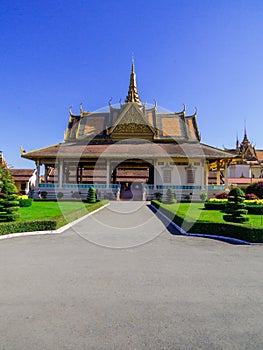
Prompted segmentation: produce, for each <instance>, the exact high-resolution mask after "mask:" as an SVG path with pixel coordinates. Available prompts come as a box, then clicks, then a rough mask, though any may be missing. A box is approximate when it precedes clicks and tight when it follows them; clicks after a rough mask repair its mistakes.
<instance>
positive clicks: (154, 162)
mask: <svg viewBox="0 0 263 350" xmlns="http://www.w3.org/2000/svg"><path fill="white" fill-rule="evenodd" d="M153 166H154V171H153V177H154V179H153V185H154V186H153V188H154V189H155V190H156V189H157V187H156V186H157V183H156V180H157V169H156V166H157V159H154V160H153Z"/></svg>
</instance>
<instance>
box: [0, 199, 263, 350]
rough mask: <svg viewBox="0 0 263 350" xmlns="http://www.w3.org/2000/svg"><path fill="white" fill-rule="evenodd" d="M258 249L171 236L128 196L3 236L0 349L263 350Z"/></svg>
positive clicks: (261, 253)
mask: <svg viewBox="0 0 263 350" xmlns="http://www.w3.org/2000/svg"><path fill="white" fill-rule="evenodd" d="M95 223H96V224H95ZM145 223H147V225H146V226H147V227H148V228H149V230H148V231H147V234H145V233H144V232H143V229H142V227H145ZM150 228H152V229H154V235H151V234H150V233H151V232H150V231H151V230H150ZM94 230H96V232H95V233H94ZM138 230H139V232H141V235H142V239H138V237H139V236H140V235H138V234H137V237H136V239H135V240H133V239H132V238H131V236H132V234H133V233H134V234H136V232H138ZM127 231H129V234H127ZM89 232H93V233H92V234H89ZM107 232H108V233H109V236H107ZM100 234H101V235H102V236H103V239H101V240H100V241H98V236H99V235H100ZM122 234H123V235H125V234H126V238H125V239H123V238H119V236H121V235H122ZM116 237H117V238H116ZM92 240H93V241H92ZM96 240H97V241H96ZM111 240H112V241H111ZM133 243H134V244H135V245H134V246H132V244H133ZM107 245H108V246H112V248H114V249H111V248H106V247H105V246H107ZM121 245H122V246H126V248H123V249H116V248H120V247H121ZM127 246H130V247H129V248H127ZM262 249H263V247H262V246H238V245H231V244H228V243H224V242H220V241H215V240H209V239H204V238H197V237H183V236H172V235H171V234H170V233H169V232H168V231H167V230H166V228H165V226H163V224H162V223H161V222H160V221H159V220H158V219H157V218H156V217H155V216H154V214H153V213H152V212H151V211H150V210H149V209H148V208H147V207H146V206H145V205H143V204H142V203H134V202H133V203H132V202H124V203H120V204H114V203H111V205H110V206H109V207H108V208H105V209H103V210H101V211H100V212H97V213H96V214H94V217H93V215H92V216H90V217H88V218H87V219H86V220H84V221H83V222H82V223H81V224H77V225H76V227H74V228H73V229H70V230H68V231H66V232H65V233H63V234H60V235H52V236H34V237H33V236H31V237H20V238H14V239H7V240H3V241H1V242H0V261H1V264H0V322H1V323H0V324H1V326H0V349H1V350H3V349H8V350H9V349H12V350H13V349H14V350H16V349H19V350H23V349H27V350H28V349H77V350H78V349H173V350H174V349H231V350H235V349H238V350H240V349H241V350H242V349H249V350H253V349H260V350H261V349H262V348H263V332H262V330H263V327H262V324H263V250H262Z"/></svg>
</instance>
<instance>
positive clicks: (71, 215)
mask: <svg viewBox="0 0 263 350" xmlns="http://www.w3.org/2000/svg"><path fill="white" fill-rule="evenodd" d="M106 203H107V201H101V202H97V203H93V204H89V203H83V202H44V201H43V202H33V203H32V206H31V207H26V208H20V211H19V213H20V218H19V221H29V220H48V219H54V220H56V222H57V227H56V228H59V227H61V226H63V225H66V224H67V223H69V222H71V221H74V220H76V219H78V218H80V217H81V216H84V215H86V214H88V213H89V212H92V211H93V210H96V209H98V208H100V207H101V206H103V205H105V204H106Z"/></svg>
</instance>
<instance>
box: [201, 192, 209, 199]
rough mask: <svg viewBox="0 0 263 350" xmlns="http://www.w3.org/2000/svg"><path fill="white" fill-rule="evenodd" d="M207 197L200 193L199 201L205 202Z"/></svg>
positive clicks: (204, 193) (205, 194)
mask: <svg viewBox="0 0 263 350" xmlns="http://www.w3.org/2000/svg"><path fill="white" fill-rule="evenodd" d="M207 197H208V195H207V193H206V192H202V193H201V194H200V199H201V200H202V201H206V200H207Z"/></svg>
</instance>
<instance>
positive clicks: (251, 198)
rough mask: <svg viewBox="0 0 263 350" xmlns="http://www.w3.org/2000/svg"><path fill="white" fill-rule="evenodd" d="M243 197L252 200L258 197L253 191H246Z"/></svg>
mask: <svg viewBox="0 0 263 350" xmlns="http://www.w3.org/2000/svg"><path fill="white" fill-rule="evenodd" d="M245 198H246V200H247V201H253V200H256V199H259V198H258V196H256V195H255V194H254V193H246V194H245Z"/></svg>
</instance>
